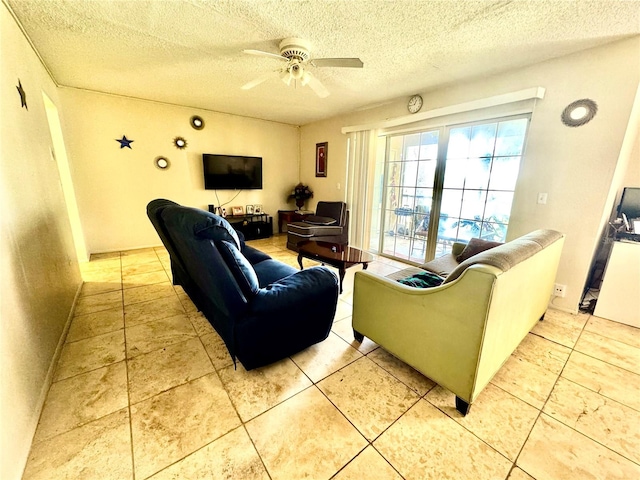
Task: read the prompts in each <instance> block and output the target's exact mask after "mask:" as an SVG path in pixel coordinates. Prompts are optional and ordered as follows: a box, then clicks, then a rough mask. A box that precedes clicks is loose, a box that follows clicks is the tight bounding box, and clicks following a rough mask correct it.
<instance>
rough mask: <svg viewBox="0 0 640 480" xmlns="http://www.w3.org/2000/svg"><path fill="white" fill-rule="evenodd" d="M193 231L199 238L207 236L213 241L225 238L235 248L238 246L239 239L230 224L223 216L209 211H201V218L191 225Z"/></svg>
mask: <svg viewBox="0 0 640 480" xmlns="http://www.w3.org/2000/svg"><path fill="white" fill-rule="evenodd" d="M193 232H194V233H195V234H196V235H197V236H198V237H200V238H208V239H209V240H213V241H214V242H217V241H220V240H226V241H227V242H232V243H233V244H234V245H235V246H236V248H241V247H240V239H239V238H238V234H237V233H236V231H235V230H234V229H233V227H232V226H231V224H229V222H227V221H226V220H225V219H224V218H222V217H219V216H218V215H214V214H213V213H209V212H204V211H203V212H202V220H201V221H199V222H198V223H196V224H195V225H194V226H193Z"/></svg>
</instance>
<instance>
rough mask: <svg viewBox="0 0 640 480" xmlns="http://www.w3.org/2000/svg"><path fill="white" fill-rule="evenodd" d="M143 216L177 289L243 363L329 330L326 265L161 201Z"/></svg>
mask: <svg viewBox="0 0 640 480" xmlns="http://www.w3.org/2000/svg"><path fill="white" fill-rule="evenodd" d="M147 215H148V217H149V219H150V220H151V223H152V224H153V226H154V227H155V229H156V231H157V232H158V235H159V236H160V239H161V240H162V242H163V244H164V245H165V247H166V248H167V251H168V252H169V256H170V258H171V270H172V274H173V283H174V284H176V285H180V286H182V287H183V289H184V290H185V292H186V293H187V295H189V297H190V298H191V300H192V301H193V302H194V304H195V305H196V307H197V308H198V310H200V311H201V312H202V313H203V314H204V315H205V317H206V318H207V320H208V321H209V322H210V323H211V325H212V326H213V327H214V328H215V330H216V331H217V332H218V334H220V336H221V337H222V339H223V340H224V342H225V344H226V346H227V349H228V350H229V353H230V355H231V357H232V358H233V360H234V363H235V361H236V358H237V359H238V360H240V362H241V363H242V365H243V366H244V367H245V368H246V369H247V370H251V369H253V368H257V367H261V366H264V365H267V364H269V363H273V362H275V361H277V360H280V359H282V358H285V357H288V356H290V355H292V354H294V353H296V352H299V351H300V350H303V349H305V348H307V347H309V346H310V345H313V344H315V343H318V342H321V341H322V340H324V339H325V338H327V336H328V335H329V331H330V330H331V325H332V322H333V317H334V315H335V311H336V305H337V301H338V279H337V277H336V275H335V274H334V273H333V272H332V271H331V270H329V269H328V268H326V267H311V268H308V269H305V270H297V269H296V268H294V267H292V266H290V265H287V264H285V263H282V262H279V261H277V260H274V259H272V258H271V257H270V256H269V255H267V254H265V253H263V252H261V251H259V250H257V249H255V248H253V247H251V246H249V245H246V244H245V243H244V240H243V239H242V238H241V237H239V236H238V232H236V231H235V230H234V229H233V228H232V227H231V225H230V224H229V222H227V221H226V220H225V219H224V218H222V217H219V216H217V215H214V214H212V213H209V212H206V211H204V210H200V209H197V208H190V207H183V206H180V205H178V204H177V203H175V202H172V201H170V200H165V199H157V200H153V201H151V202H150V203H149V205H148V206H147Z"/></svg>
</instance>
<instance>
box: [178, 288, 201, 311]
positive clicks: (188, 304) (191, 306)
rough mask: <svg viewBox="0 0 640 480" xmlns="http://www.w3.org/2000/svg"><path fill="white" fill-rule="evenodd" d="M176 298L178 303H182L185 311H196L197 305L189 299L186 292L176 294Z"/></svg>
mask: <svg viewBox="0 0 640 480" xmlns="http://www.w3.org/2000/svg"><path fill="white" fill-rule="evenodd" d="M178 300H180V303H181V304H182V308H184V311H185V312H187V313H198V307H196V305H195V303H193V302H192V301H191V299H190V298H189V295H187V294H186V293H180V294H178Z"/></svg>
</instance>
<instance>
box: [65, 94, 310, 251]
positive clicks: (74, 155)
mask: <svg viewBox="0 0 640 480" xmlns="http://www.w3.org/2000/svg"><path fill="white" fill-rule="evenodd" d="M60 97H61V99H62V104H63V109H64V113H65V115H64V117H65V124H64V131H65V136H66V139H67V145H68V155H69V161H70V164H71V173H72V178H73V184H74V187H75V190H76V195H77V199H78V208H79V211H80V218H81V222H82V226H83V231H84V236H85V242H86V245H87V249H88V250H89V253H96V252H106V251H114V250H122V249H131V248H138V247H144V246H150V245H159V244H160V239H159V238H158V235H157V234H156V232H155V230H154V229H153V227H152V226H151V223H150V222H149V219H148V218H147V216H146V206H147V203H149V201H150V200H153V199H154V198H159V197H161V198H167V199H170V200H173V201H175V202H178V203H180V204H183V205H189V206H193V207H198V208H204V209H206V208H207V205H209V204H214V205H218V204H219V203H218V200H217V199H216V196H215V193H214V191H212V190H205V189H204V181H203V177H202V153H219V154H230V155H252V156H259V157H262V158H263V167H262V168H263V189H262V190H246V191H242V192H240V194H239V195H238V196H237V198H236V199H235V200H232V198H233V196H234V195H236V193H238V192H237V191H234V190H219V191H218V198H219V200H220V203H226V202H229V203H228V205H227V210H228V211H229V208H228V207H230V206H234V205H241V206H243V207H244V206H246V205H247V204H262V205H263V208H264V211H265V212H267V213H269V214H271V215H272V216H274V217H276V218H275V220H274V222H277V215H276V214H277V210H278V209H283V208H293V204H287V198H286V196H287V194H288V193H289V192H290V191H291V188H292V187H293V186H294V185H295V184H296V183H297V181H298V174H299V171H298V168H299V165H298V157H299V129H298V127H294V126H291V125H284V124H280V123H274V122H268V121H263V120H256V119H251V118H246V117H240V116H235V115H227V114H221V113H216V112H210V111H203V110H196V109H192V108H187V107H180V106H174V105H166V104H160V103H154V102H148V101H142V100H134V99H130V98H124V97H118V96H113V95H105V94H98V93H93V92H87V91H82V90H75V89H69V88H63V89H61V90H60ZM192 115H200V116H201V117H202V118H203V119H204V121H205V128H204V129H202V130H195V129H193V128H192V127H191V125H190V123H189V119H190V118H191V116H192ZM123 135H126V136H127V138H128V139H132V140H133V143H132V144H131V147H132V149H128V148H123V149H121V148H120V144H119V143H118V142H116V141H115V139H117V138H122V136H123ZM177 136H181V137H184V138H185V139H186V140H187V148H186V149H184V150H179V149H177V148H175V147H174V145H173V139H174V138H175V137H177ZM160 155H161V156H164V157H167V158H168V159H169V160H170V162H171V167H170V168H169V169H168V170H164V171H163V170H159V169H157V168H156V167H155V166H154V163H153V161H154V159H155V158H156V157H157V156H160ZM275 228H277V226H276V227H275Z"/></svg>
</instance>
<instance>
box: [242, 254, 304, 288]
mask: <svg viewBox="0 0 640 480" xmlns="http://www.w3.org/2000/svg"><path fill="white" fill-rule="evenodd" d="M253 267H254V268H255V270H256V275H257V276H258V282H259V284H260V288H264V287H266V286H267V285H271V284H272V283H273V282H277V281H278V280H281V279H283V278H285V277H288V276H289V275H293V274H294V273H296V272H299V271H300V270H298V269H297V268H294V267H292V266H291V265H287V264H286V263H282V262H279V261H278V260H274V259H272V258H270V259H269V260H264V261H262V262H260V263H258V264H255V265H254V266H253Z"/></svg>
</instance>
